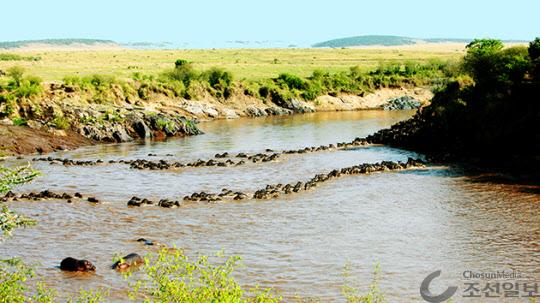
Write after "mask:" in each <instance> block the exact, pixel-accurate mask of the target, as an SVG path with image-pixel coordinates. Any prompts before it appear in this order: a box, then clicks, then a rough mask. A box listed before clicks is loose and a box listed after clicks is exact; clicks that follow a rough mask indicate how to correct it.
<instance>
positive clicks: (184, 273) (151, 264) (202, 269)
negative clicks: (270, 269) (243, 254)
mask: <svg viewBox="0 0 540 303" xmlns="http://www.w3.org/2000/svg"><path fill="white" fill-rule="evenodd" d="M214 258H215V259H216V261H213V262H211V261H210V259H211V258H209V257H207V256H200V257H198V258H196V259H193V260H191V259H190V258H189V257H187V256H186V255H184V254H183V253H182V252H181V251H179V250H176V249H174V250H170V249H162V250H161V251H159V254H158V255H157V257H156V258H155V259H153V258H152V256H150V257H147V258H145V264H144V265H143V266H142V268H141V269H142V272H143V273H144V275H145V277H143V278H140V279H138V280H137V281H135V282H132V283H130V285H131V288H132V289H133V290H132V291H131V292H130V298H131V299H132V300H134V299H136V298H139V297H141V295H142V297H146V298H150V299H151V301H154V302H216V303H217V302H239V303H241V302H257V303H264V302H269V303H271V302H280V301H281V298H280V297H277V296H275V295H273V294H272V291H271V290H269V289H262V290H260V289H257V288H256V289H255V290H253V291H249V292H248V291H246V290H244V289H242V287H241V286H240V284H238V282H236V280H235V279H234V278H233V277H232V274H233V272H234V270H235V269H236V267H237V263H238V261H239V258H238V257H230V258H225V257H224V256H223V254H222V253H218V254H216V256H214V257H213V258H212V259H214Z"/></svg>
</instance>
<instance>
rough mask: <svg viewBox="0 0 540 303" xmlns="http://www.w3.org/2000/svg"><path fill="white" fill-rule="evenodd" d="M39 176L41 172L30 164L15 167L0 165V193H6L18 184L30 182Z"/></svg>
mask: <svg viewBox="0 0 540 303" xmlns="http://www.w3.org/2000/svg"><path fill="white" fill-rule="evenodd" d="M37 176H39V172H38V171H36V170H33V169H31V168H30V166H29V165H28V166H21V167H17V168H14V169H10V168H7V167H3V166H0V194H3V193H6V192H7V191H9V190H11V189H12V188H13V187H14V186H16V185H20V184H24V183H28V182H30V181H32V180H33V179H34V178H35V177H37Z"/></svg>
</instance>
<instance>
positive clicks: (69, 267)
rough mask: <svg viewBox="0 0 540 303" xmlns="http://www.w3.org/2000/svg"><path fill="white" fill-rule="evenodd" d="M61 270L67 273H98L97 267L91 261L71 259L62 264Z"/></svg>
mask: <svg viewBox="0 0 540 303" xmlns="http://www.w3.org/2000/svg"><path fill="white" fill-rule="evenodd" d="M60 269H61V270H65V271H84V272H86V271H96V267H95V266H94V265H93V264H92V263H90V261H87V260H77V259H75V258H71V257H68V258H65V259H64V260H62V262H60Z"/></svg>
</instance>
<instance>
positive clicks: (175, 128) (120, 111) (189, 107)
mask: <svg viewBox="0 0 540 303" xmlns="http://www.w3.org/2000/svg"><path fill="white" fill-rule="evenodd" d="M431 97H432V93H431V91H430V90H428V89H425V88H383V89H379V90H376V91H375V92H373V93H370V94H367V95H365V96H357V95H347V94H342V95H338V96H329V95H325V96H320V97H318V98H317V99H316V100H314V101H309V102H306V101H303V100H298V99H292V100H289V101H282V102H279V104H276V103H274V102H268V101H267V100H261V99H258V98H255V97H250V96H246V95H236V96H233V97H231V98H229V99H226V100H223V99H217V98H214V97H212V96H210V95H204V96H203V97H202V98H200V99H199V100H186V99H178V98H170V97H167V96H165V95H159V94H157V95H155V96H153V97H152V98H151V99H150V100H148V101H142V100H138V101H137V102H130V101H129V100H128V98H125V97H124V96H122V95H121V92H119V93H118V95H117V96H115V98H114V99H115V100H113V101H111V102H110V103H107V104H96V103H93V102H89V101H87V100H85V99H84V97H81V95H80V94H78V93H77V92H75V91H70V90H69V88H66V87H65V86H63V85H61V84H54V83H52V84H49V86H48V87H47V90H46V93H45V94H44V95H43V96H42V97H40V98H39V99H37V100H23V101H20V102H18V103H17V104H15V105H13V104H12V105H11V106H13V107H14V108H12V109H9V110H10V111H13V112H15V113H18V115H19V117H17V118H13V117H10V118H4V119H3V120H0V134H1V137H0V153H1V155H18V154H34V153H48V152H51V151H54V150H59V149H74V148H77V147H79V146H82V145H87V144H95V143H98V142H129V141H133V140H141V139H163V138H166V137H172V136H186V135H197V134H200V133H201V131H200V130H199V129H198V128H197V125H196V124H197V123H198V122H200V121H208V120H213V119H235V118H239V117H262V116H270V115H289V114H296V113H308V112H317V111H353V110H364V109H381V110H383V109H412V108H416V107H418V106H420V105H421V104H426V103H427V102H429V100H430V99H431ZM3 106H4V107H5V106H7V103H5V104H3ZM2 110H3V111H6V108H3V109H2Z"/></svg>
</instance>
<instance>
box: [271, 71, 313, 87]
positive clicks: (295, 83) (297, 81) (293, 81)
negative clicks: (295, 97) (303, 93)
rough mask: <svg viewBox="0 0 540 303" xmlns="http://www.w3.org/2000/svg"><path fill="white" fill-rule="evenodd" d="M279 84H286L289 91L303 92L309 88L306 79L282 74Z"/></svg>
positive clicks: (279, 77) (278, 78)
mask: <svg viewBox="0 0 540 303" xmlns="http://www.w3.org/2000/svg"><path fill="white" fill-rule="evenodd" d="M277 82H278V83H279V84H285V85H286V86H287V87H288V88H289V89H298V90H302V89H305V88H306V87H307V84H306V81H304V79H302V78H300V77H298V76H296V75H291V74H287V73H285V74H280V75H279V76H278V77H277Z"/></svg>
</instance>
